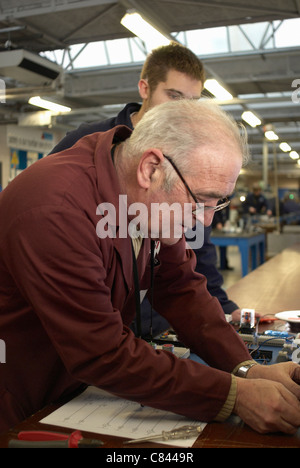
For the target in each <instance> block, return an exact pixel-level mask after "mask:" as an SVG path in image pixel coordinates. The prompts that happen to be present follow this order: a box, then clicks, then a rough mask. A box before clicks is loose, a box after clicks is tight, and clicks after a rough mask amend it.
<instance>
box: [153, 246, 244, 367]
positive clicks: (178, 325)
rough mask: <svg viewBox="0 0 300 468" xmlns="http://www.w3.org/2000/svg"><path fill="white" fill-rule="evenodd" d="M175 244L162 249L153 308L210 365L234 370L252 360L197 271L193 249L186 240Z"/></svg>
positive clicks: (204, 280) (181, 339)
mask: <svg viewBox="0 0 300 468" xmlns="http://www.w3.org/2000/svg"><path fill="white" fill-rule="evenodd" d="M176 246H177V248H174V246H173V247H165V248H162V249H161V252H160V256H159V258H160V262H161V267H160V269H159V271H158V274H157V276H156V281H155V290H154V292H155V303H154V307H155V309H157V311H158V312H159V313H161V314H162V315H163V316H164V317H165V318H166V319H167V320H168V321H169V323H170V324H171V325H172V327H173V328H174V330H175V331H176V332H177V334H178V337H179V339H180V341H182V342H183V343H184V344H185V345H186V346H187V347H189V348H190V349H191V350H192V351H194V352H195V353H196V354H198V355H199V356H200V357H201V358H202V359H203V360H204V361H205V362H207V363H208V364H209V365H210V366H212V367H216V368H219V369H223V370H225V371H226V372H232V370H233V369H234V368H235V366H236V365H237V364H238V363H240V362H242V361H244V360H246V359H250V357H249V353H248V350H247V349H246V347H245V345H244V343H243V342H242V340H241V339H240V337H239V335H238V333H237V332H236V331H235V330H234V329H233V327H232V326H231V325H230V324H228V323H227V322H226V320H225V316H224V313H223V310H222V308H221V307H220V304H219V301H218V300H217V299H216V298H214V297H212V296H211V295H210V293H209V292H208V290H207V288H206V279H205V277H204V276H202V275H199V274H198V273H196V272H195V271H194V267H195V261H196V259H195V254H194V252H193V250H191V249H186V248H185V245H184V242H179V243H178V244H176ZM166 292H167V293H166Z"/></svg>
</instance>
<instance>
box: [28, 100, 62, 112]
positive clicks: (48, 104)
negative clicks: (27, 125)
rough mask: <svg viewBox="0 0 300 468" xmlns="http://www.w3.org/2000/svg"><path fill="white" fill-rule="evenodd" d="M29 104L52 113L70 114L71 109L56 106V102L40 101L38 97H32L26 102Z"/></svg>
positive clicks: (59, 105)
mask: <svg viewBox="0 0 300 468" xmlns="http://www.w3.org/2000/svg"><path fill="white" fill-rule="evenodd" d="M28 103H29V104H32V105H33V106H37V107H42V108H43V109H48V110H51V111H53V112H70V111H71V108H70V107H66V106H62V105H61V104H56V102H51V101H48V100H46V99H42V98H41V97H40V96H33V97H31V98H30V99H29V101H28Z"/></svg>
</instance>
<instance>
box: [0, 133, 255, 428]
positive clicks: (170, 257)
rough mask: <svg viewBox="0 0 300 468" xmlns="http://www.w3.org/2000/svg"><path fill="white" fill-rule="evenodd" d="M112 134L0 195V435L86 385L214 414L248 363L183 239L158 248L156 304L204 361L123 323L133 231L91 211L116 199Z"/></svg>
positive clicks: (130, 290)
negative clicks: (105, 224) (106, 229)
mask: <svg viewBox="0 0 300 468" xmlns="http://www.w3.org/2000/svg"><path fill="white" fill-rule="evenodd" d="M115 133H117V134H118V137H121V138H127V137H128V135H129V134H130V131H129V130H128V129H127V128H126V127H117V128H115V129H113V130H111V131H108V132H106V133H94V134H92V135H89V136H87V137H85V138H83V139H81V140H80V141H79V142H78V143H77V144H76V145H75V146H73V147H72V148H70V149H68V150H66V151H63V152H61V153H57V154H53V155H50V156H47V157H46V158H44V159H41V160H40V161H38V162H36V163H34V164H33V165H32V166H30V167H29V168H28V169H26V170H25V171H23V172H22V173H21V174H20V175H19V176H18V177H17V178H16V179H15V180H14V181H13V182H11V183H10V184H9V185H8V187H7V188H6V189H5V190H4V191H3V192H2V194H1V196H0V219H1V220H2V222H1V230H0V339H2V340H4V341H5V344H6V363H1V364H0V431H1V430H3V431H4V430H6V429H7V428H8V427H10V426H12V425H13V424H15V423H17V422H18V421H20V420H23V419H24V418H26V417H27V416H29V415H30V414H32V413H34V412H36V411H37V410H39V409H41V408H42V407H43V406H44V405H46V404H47V403H49V402H52V401H54V400H56V399H58V398H59V397H61V396H63V395H66V394H70V393H71V392H72V391H73V390H74V389H77V388H79V387H80V386H81V385H82V384H88V385H95V386H98V387H101V388H103V389H105V390H107V391H110V392H112V393H114V394H116V395H119V396H120V397H122V398H127V399H130V400H135V401H138V402H140V403H143V404H144V405H149V406H154V407H156V408H161V409H166V410H170V411H174V412H176V413H179V414H184V415H186V416H188V417H192V418H198V419H199V420H202V421H210V420H212V419H213V418H214V417H215V416H216V415H217V414H218V412H219V411H220V409H221V408H222V406H223V404H224V402H225V401H226V398H227V395H228V392H229V388H230V385H231V375H230V372H231V371H232V370H233V369H234V367H235V366H236V365H238V364H239V363H240V362H242V361H245V360H247V359H250V356H249V354H248V351H247V350H246V348H245V346H244V344H243V343H242V341H241V340H240V338H239V337H238V335H237V333H236V332H235V331H234V330H233V329H232V327H231V326H230V325H228V324H227V323H226V321H225V319H224V313H223V311H222V309H221V307H220V305H219V302H218V301H217V299H214V298H212V297H211V296H210V295H209V293H208V292H207V290H206V281H205V278H204V277H202V276H201V275H199V274H197V273H195V272H194V267H195V256H194V253H193V251H192V250H186V249H185V243H184V241H183V240H182V241H180V242H179V243H178V244H176V245H175V246H172V247H162V248H161V250H160V252H159V254H158V259H159V262H160V265H159V266H157V267H156V268H155V269H156V272H155V273H156V279H155V286H154V294H155V308H156V310H157V311H158V312H159V313H161V314H162V315H164V316H165V317H166V319H167V320H168V321H169V323H171V324H172V326H173V327H174V329H175V330H176V331H177V332H178V336H179V339H180V340H181V341H182V342H184V343H185V345H186V346H187V347H190V348H191V349H193V350H194V351H195V352H196V353H197V354H198V355H199V356H201V357H202V358H203V359H204V360H205V361H206V362H207V363H208V364H209V365H210V366H211V367H209V366H205V365H201V364H199V363H196V362H193V361H192V360H179V359H177V358H176V357H175V356H174V355H172V354H171V353H167V352H164V351H159V352H158V351H155V350H154V349H153V348H152V347H151V346H150V345H149V344H148V343H146V342H145V341H144V340H142V339H138V338H136V337H135V336H134V334H133V333H132V331H131V330H130V329H129V328H128V327H129V325H130V324H131V322H132V320H133V319H134V317H135V303H134V283H133V273H132V271H133V265H132V256H131V244H130V238H129V237H128V238H125V239H122V238H118V237H116V238H110V237H108V238H105V239H100V238H99V237H98V236H97V234H96V227H97V223H98V222H99V220H100V219H101V217H100V215H99V213H98V212H97V206H98V205H99V204H100V203H102V202H110V203H113V204H114V206H117V205H118V195H119V185H118V181H117V178H116V172H115V168H114V165H113V162H112V159H111V154H110V149H111V144H112V139H113V137H114V135H115ZM117 219H118V217H117ZM149 252H150V241H149V239H145V240H144V245H143V247H142V249H141V252H140V255H139V258H138V269H139V276H140V286H141V289H147V288H149V286H150V281H149V270H150V267H149V257H150V255H149Z"/></svg>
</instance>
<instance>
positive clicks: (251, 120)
mask: <svg viewBox="0 0 300 468" xmlns="http://www.w3.org/2000/svg"><path fill="white" fill-rule="evenodd" d="M242 119H243V120H244V121H245V122H247V124H249V125H250V126H251V127H253V128H254V127H257V126H258V125H261V120H260V119H259V118H258V117H257V116H256V115H255V114H253V112H251V111H245V112H243V113H242Z"/></svg>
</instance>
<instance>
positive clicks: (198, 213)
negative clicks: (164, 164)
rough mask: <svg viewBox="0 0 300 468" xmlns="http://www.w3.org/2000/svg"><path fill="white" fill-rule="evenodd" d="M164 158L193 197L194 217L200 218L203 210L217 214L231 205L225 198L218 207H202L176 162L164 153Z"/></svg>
mask: <svg viewBox="0 0 300 468" xmlns="http://www.w3.org/2000/svg"><path fill="white" fill-rule="evenodd" d="M163 157H164V158H166V160H167V161H169V163H170V164H171V166H172V167H173V169H175V171H176V172H177V175H178V177H179V178H180V179H181V181H182V182H183V184H184V186H185V188H186V189H187V191H188V192H189V194H190V195H191V197H192V199H193V200H194V202H195V203H196V206H197V208H196V209H195V210H193V211H192V214H193V215H194V216H196V217H197V216H199V215H200V214H202V213H203V210H204V212H205V211H206V212H212V211H213V212H214V213H215V212H216V211H220V210H223V208H226V206H228V205H229V203H230V200H228V198H224V199H223V200H220V202H221V203H219V204H218V205H217V206H205V205H203V204H201V206H200V203H199V201H198V200H197V197H196V195H194V194H193V192H192V191H191V189H190V187H189V186H188V184H187V182H186V180H185V179H184V177H183V175H182V174H181V172H180V171H179V169H178V167H177V166H176V164H175V163H174V161H173V160H172V159H171V158H170V157H169V156H166V155H165V154H164V153H163Z"/></svg>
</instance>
